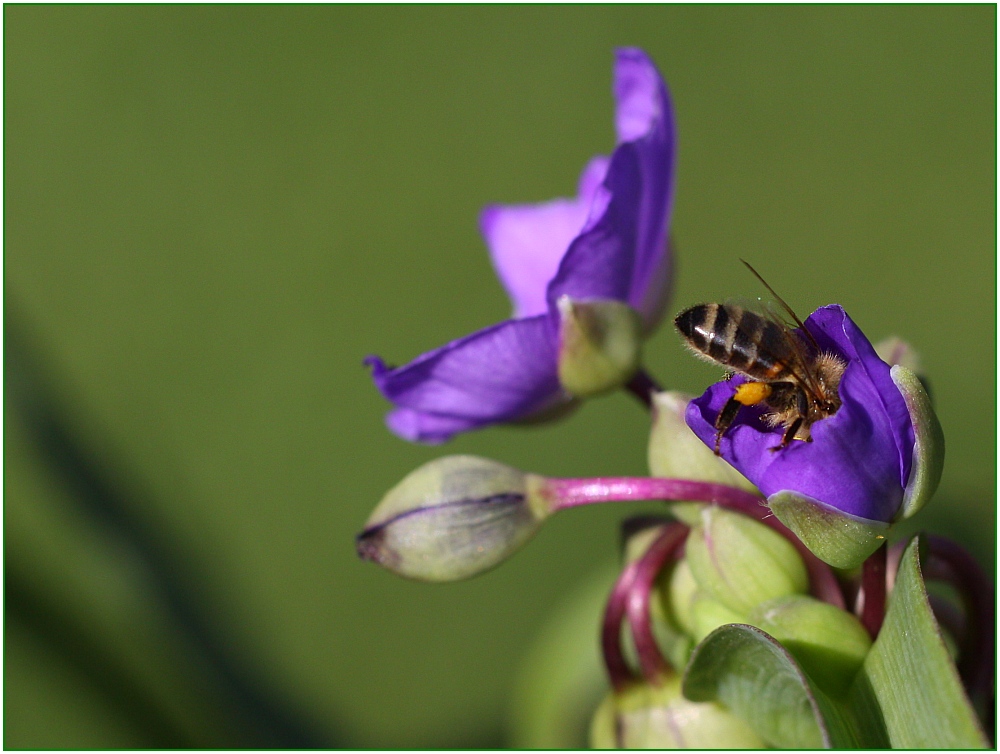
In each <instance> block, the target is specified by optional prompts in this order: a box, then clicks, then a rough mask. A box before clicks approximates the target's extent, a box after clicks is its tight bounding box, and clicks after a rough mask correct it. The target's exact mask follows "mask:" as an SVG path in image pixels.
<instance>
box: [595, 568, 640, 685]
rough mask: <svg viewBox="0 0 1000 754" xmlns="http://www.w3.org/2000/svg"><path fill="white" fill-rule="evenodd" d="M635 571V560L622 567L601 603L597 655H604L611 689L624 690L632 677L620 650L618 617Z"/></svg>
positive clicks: (622, 614)
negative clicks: (602, 618) (606, 599)
mask: <svg viewBox="0 0 1000 754" xmlns="http://www.w3.org/2000/svg"><path fill="white" fill-rule="evenodd" d="M638 570H639V563H638V561H633V562H632V563H629V564H628V566H626V568H625V570H624V571H622V572H621V574H620V575H619V576H618V580H617V581H616V582H615V585H614V587H612V589H611V594H610V595H609V596H608V601H607V604H606V605H605V606H604V620H603V621H602V622H601V655H602V656H603V657H604V667H605V668H607V671H608V679H609V680H610V681H611V687H612V688H613V689H614V690H615V691H624V690H625V688H626V687H627V686H628V685H629V683H630V682H631V681H632V680H633V678H634V676H633V674H632V669H631V668H630V667H629V666H628V662H627V661H626V660H625V655H624V654H623V653H622V618H624V617H625V609H626V602H627V601H628V594H629V591H631V589H632V584H633V583H634V582H635V574H636V572H637V571H638Z"/></svg>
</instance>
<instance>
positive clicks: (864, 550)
mask: <svg viewBox="0 0 1000 754" xmlns="http://www.w3.org/2000/svg"><path fill="white" fill-rule="evenodd" d="M767 504H768V507H770V509H771V512H772V513H774V515H775V516H777V517H778V520H779V521H781V523H783V524H784V525H785V526H787V527H788V528H789V529H791V530H792V531H793V532H795V534H796V535H797V536H798V538H799V539H801V540H802V542H803V543H804V544H805V546H806V547H808V548H809V549H810V550H811V551H812V553H813V554H814V555H815V556H816V557H817V558H819V559H820V560H822V561H824V562H825V563H828V564H830V565H832V566H833V567H834V568H855V567H857V566H859V565H861V564H862V563H863V562H864V560H865V558H867V557H868V556H869V555H871V554H872V553H873V552H875V550H877V549H878V548H879V546H880V545H882V544H883V543H884V542H885V537H886V535H887V534H888V532H889V524H887V523H884V522H882V521H872V520H870V519H867V518H859V517H857V516H852V515H850V514H849V513H844V512H843V511H838V510H836V509H834V508H831V507H830V506H828V505H823V504H822V503H820V502H819V501H818V500H814V499H813V498H811V497H809V496H807V495H803V494H801V493H798V492H791V491H789V490H781V491H780V492H775V493H774V494H773V495H771V497H769V498H768V499H767Z"/></svg>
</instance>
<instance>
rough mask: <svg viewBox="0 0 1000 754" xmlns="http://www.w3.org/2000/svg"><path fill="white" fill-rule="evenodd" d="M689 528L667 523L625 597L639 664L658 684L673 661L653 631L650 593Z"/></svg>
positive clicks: (642, 561) (647, 553)
mask: <svg viewBox="0 0 1000 754" xmlns="http://www.w3.org/2000/svg"><path fill="white" fill-rule="evenodd" d="M689 531H690V529H689V528H688V527H687V526H685V525H684V524H681V523H671V524H667V526H666V527H664V531H663V533H662V534H660V536H658V537H657V538H656V539H655V540H654V541H653V543H652V544H651V545H650V546H649V549H647V550H646V552H645V553H643V555H642V557H640V558H639V559H638V561H637V568H636V571H635V575H634V576H633V578H632V586H631V588H630V589H629V591H628V596H627V598H626V600H625V615H626V616H627V617H628V622H629V626H630V628H631V629H632V641H633V642H634V643H635V650H636V654H637V655H638V657H639V667H640V668H641V670H642V674H643V675H644V676H645V677H646V680H647V681H649V682H650V683H652V684H656V685H659V684H660V683H662V681H663V676H664V675H666V674H667V673H668V672H669V671H670V669H671V668H670V663H668V662H667V661H666V660H665V659H663V655H662V654H661V653H660V647H659V645H658V644H657V643H656V636H655V634H654V632H653V616H652V610H651V597H652V592H653V584H654V583H655V582H656V578H657V576H659V575H660V571H662V570H663V567H664V566H665V565H666V564H667V563H668V562H670V561H671V560H674V559H676V557H677V555H678V553H679V552H680V549H681V547H682V546H683V545H684V542H685V540H686V539H687V535H688V532H689Z"/></svg>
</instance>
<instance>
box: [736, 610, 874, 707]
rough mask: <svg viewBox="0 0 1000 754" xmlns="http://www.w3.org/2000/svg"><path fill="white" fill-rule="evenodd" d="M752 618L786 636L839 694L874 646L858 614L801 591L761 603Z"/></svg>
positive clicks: (812, 673)
mask: <svg viewBox="0 0 1000 754" xmlns="http://www.w3.org/2000/svg"><path fill="white" fill-rule="evenodd" d="M747 622H748V623H750V624H752V625H754V626H757V627H758V628H760V629H763V630H764V631H766V632H767V633H769V634H770V635H771V636H773V637H774V638H775V639H777V640H778V641H779V642H781V645H782V646H783V647H784V648H785V649H787V650H788V651H789V652H791V653H792V655H793V656H794V657H795V659H796V660H798V662H799V664H800V665H801V666H802V669H803V670H805V671H806V672H807V673H808V674H809V677H810V678H811V679H812V680H814V681H815V682H816V683H817V684H818V685H819V686H820V688H822V689H823V690H825V691H827V692H828V693H830V694H833V695H834V696H843V695H844V694H845V693H846V692H847V690H848V688H850V685H851V682H852V681H853V680H854V676H855V675H857V672H858V670H859V669H860V668H861V663H863V662H864V660H865V655H867V654H868V650H869V649H871V646H872V640H871V637H869V636H868V632H867V631H866V630H865V628H864V626H862V625H861V622H860V621H859V620H858V619H857V618H855V617H854V616H853V615H851V614H850V613H848V612H846V611H844V610H840V609H838V608H836V607H834V606H833V605H830V604H828V603H826V602H820V601H819V600H817V599H815V598H813V597H808V596H806V595H802V594H797V595H792V596H790V597H779V598H778V599H775V600H769V601H768V602H764V603H763V604H760V605H758V606H757V607H756V608H755V609H754V610H753V612H751V613H750V618H749V620H748V621H747Z"/></svg>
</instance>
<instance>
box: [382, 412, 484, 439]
mask: <svg viewBox="0 0 1000 754" xmlns="http://www.w3.org/2000/svg"><path fill="white" fill-rule="evenodd" d="M385 423H386V426H388V427H389V429H391V430H392V432H393V433H394V434H395V435H397V436H399V437H402V438H403V439H404V440H409V441H410V442H422V443H426V444H428V445H437V444H439V443H442V442H446V441H448V440H450V439H451V438H452V437H453V436H455V435H457V434H459V433H460V432H468V431H469V430H472V429H479V427H480V426H482V422H479V421H476V420H475V419H463V418H459V417H454V416H444V415H442V414H431V413H426V412H423V411H414V410H413V409H412V408H396V409H393V410H392V411H390V412H389V413H388V414H386V415H385Z"/></svg>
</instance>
